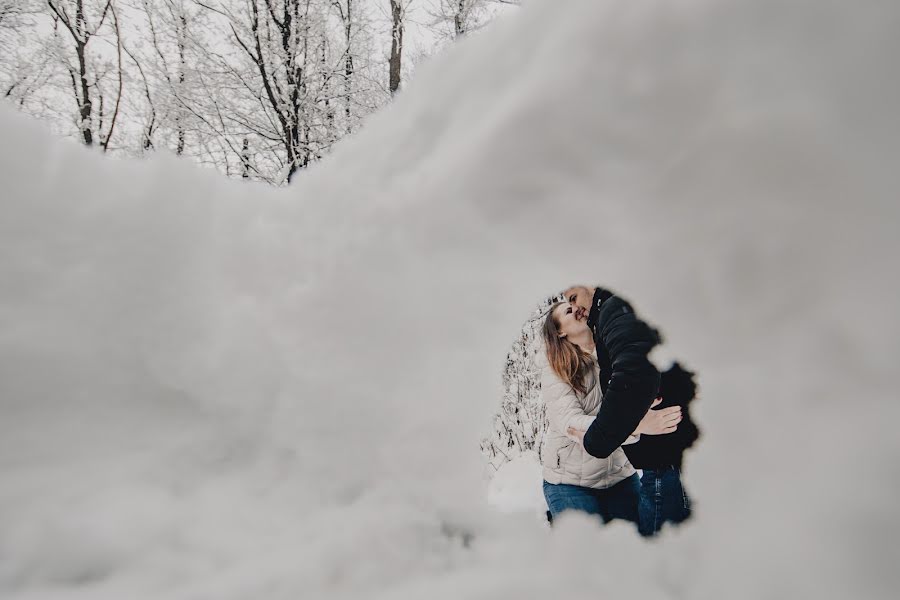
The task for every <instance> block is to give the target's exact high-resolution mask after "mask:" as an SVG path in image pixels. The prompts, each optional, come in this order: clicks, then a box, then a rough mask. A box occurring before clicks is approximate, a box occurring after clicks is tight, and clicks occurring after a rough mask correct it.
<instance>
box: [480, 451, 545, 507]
mask: <svg viewBox="0 0 900 600" xmlns="http://www.w3.org/2000/svg"><path fill="white" fill-rule="evenodd" d="M541 480H542V475H541V461H540V459H539V458H538V456H537V453H536V452H533V451H527V452H522V453H521V454H519V455H518V456H515V457H513V458H511V459H510V460H508V461H506V462H505V463H503V464H502V465H500V468H499V469H498V470H497V472H496V473H494V474H493V476H492V477H491V482H490V485H489V486H488V503H489V504H490V505H491V506H495V507H497V508H498V509H499V510H501V511H503V512H530V513H531V514H534V515H540V516H541V517H544V511H546V510H547V502H546V500H544V490H543V487H542V485H541Z"/></svg>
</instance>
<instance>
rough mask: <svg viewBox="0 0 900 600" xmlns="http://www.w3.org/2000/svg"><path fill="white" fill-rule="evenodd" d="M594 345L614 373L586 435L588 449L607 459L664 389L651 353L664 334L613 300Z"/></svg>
mask: <svg viewBox="0 0 900 600" xmlns="http://www.w3.org/2000/svg"><path fill="white" fill-rule="evenodd" d="M594 341H595V343H596V344H597V347H598V349H600V348H603V349H604V351H605V352H606V353H607V354H608V356H609V361H610V364H611V371H610V373H609V383H608V385H607V386H606V392H605V393H604V394H603V401H602V403H601V404H600V410H599V411H598V412H597V418H596V419H595V420H594V422H593V424H592V425H591V426H590V427H589V428H588V430H587V432H586V433H585V434H584V449H585V450H586V451H587V452H588V454H590V455H591V456H595V457H598V458H606V457H608V456H609V455H610V454H612V453H613V451H615V449H616V448H618V447H619V446H621V445H622V444H623V443H625V442H626V440H627V439H628V437H629V436H630V435H631V434H632V433H633V432H634V430H635V429H636V428H637V426H638V423H640V422H641V419H642V418H644V415H645V414H646V413H647V410H649V408H650V405H651V404H652V403H653V399H654V398H656V394H657V392H658V390H659V371H657V369H656V367H655V366H654V365H653V363H651V362H650V360H649V359H648V358H647V354H648V353H649V352H650V351H651V350H652V349H653V347H654V346H656V345H657V344H658V343H659V341H660V340H659V334H658V333H657V332H656V331H655V330H654V329H653V328H652V327H650V326H649V325H647V324H646V323H645V322H643V321H642V320H640V319H639V318H638V317H637V316H636V315H635V314H634V311H633V310H632V308H631V306H630V305H629V304H628V303H627V302H625V301H624V300H622V299H621V298H619V297H618V296H612V297H611V298H608V299H607V300H605V301H604V302H603V304H602V305H601V306H600V309H599V314H598V318H597V321H596V323H595V326H594Z"/></svg>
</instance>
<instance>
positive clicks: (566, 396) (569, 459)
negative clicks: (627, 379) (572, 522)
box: [536, 352, 637, 512]
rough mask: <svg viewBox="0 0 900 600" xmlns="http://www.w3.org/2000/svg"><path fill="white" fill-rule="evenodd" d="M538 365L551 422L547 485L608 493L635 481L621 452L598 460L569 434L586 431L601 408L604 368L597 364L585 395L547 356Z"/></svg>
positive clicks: (546, 440)
mask: <svg viewBox="0 0 900 600" xmlns="http://www.w3.org/2000/svg"><path fill="white" fill-rule="evenodd" d="M536 362H537V365H538V367H539V368H540V369H541V397H542V398H543V400H544V404H545V405H546V408H547V418H548V420H549V422H550V427H549V429H548V430H547V433H545V434H544V447H543V450H542V452H541V455H542V456H543V467H544V470H543V473H544V481H546V482H547V483H551V484H560V483H564V484H569V485H577V486H581V487H588V488H596V489H605V488H609V487H612V486H613V485H615V484H617V483H619V482H620V481H622V480H624V479H627V478H628V477H631V476H632V475H633V474H634V473H635V470H634V467H632V466H631V463H629V462H628V458H627V457H626V456H625V452H623V451H622V449H621V448H618V449H616V450H615V451H614V452H613V453H612V454H610V455H609V457H607V458H595V457H593V456H591V455H590V454H588V453H587V452H586V451H585V449H584V447H582V445H581V444H579V443H578V441H577V440H576V439H575V437H574V436H572V437H570V436H568V435H567V434H566V430H567V429H568V428H569V427H572V428H574V429H578V430H581V431H586V430H587V428H588V427H590V425H591V423H592V422H593V420H594V417H595V416H596V415H597V410H598V409H599V408H600V399H601V392H600V379H599V377H600V367H599V366H598V365H597V363H596V361H595V362H594V364H593V367H592V368H591V369H590V370H589V371H588V373H587V377H586V378H585V385H586V388H587V393H585V394H584V395H582V394H578V393H576V392H575V390H573V389H572V388H571V387H570V386H569V384H567V383H566V382H565V381H563V380H562V379H560V377H559V375H557V374H556V373H555V372H554V371H553V369H552V368H551V367H550V363H549V361H548V360H547V354H546V352H541V353H540V354H539V355H538V358H537V360H536ZM636 439H637V438H634V441H636ZM551 512H552V511H551Z"/></svg>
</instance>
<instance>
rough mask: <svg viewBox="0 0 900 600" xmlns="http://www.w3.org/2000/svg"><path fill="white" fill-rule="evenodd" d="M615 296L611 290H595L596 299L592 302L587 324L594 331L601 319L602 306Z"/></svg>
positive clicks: (599, 288)
mask: <svg viewBox="0 0 900 600" xmlns="http://www.w3.org/2000/svg"><path fill="white" fill-rule="evenodd" d="M612 295H613V293H612V292H610V291H609V290H606V289H603V288H601V287H598V288H597V289H596V290H594V298H593V300H592V301H591V312H590V313H588V319H587V324H588V327H590V328H591V329H594V327H595V326H596V325H597V321H598V320H599V318H600V305H601V304H603V303H604V302H606V301H607V300H608V299H609V298H611V297H612Z"/></svg>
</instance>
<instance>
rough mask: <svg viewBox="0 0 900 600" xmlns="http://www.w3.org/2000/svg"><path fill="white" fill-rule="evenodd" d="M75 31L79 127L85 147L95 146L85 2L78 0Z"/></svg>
mask: <svg viewBox="0 0 900 600" xmlns="http://www.w3.org/2000/svg"><path fill="white" fill-rule="evenodd" d="M75 31H76V32H77V33H78V35H77V37H76V38H75V54H76V55H77V56H78V75H79V79H80V83H81V98H80V100H81V110H80V111H79V116H80V117H81V120H80V122H79V123H78V127H79V128H80V129H81V137H82V139H83V140H84V144H85V146H92V145H93V144H94V133H93V131H91V113H92V112H93V106H92V105H91V88H90V85H89V84H88V80H87V56H86V53H85V49H86V46H87V35H88V34H87V24H86V22H85V18H84V3H83V0H77V2H76V3H75Z"/></svg>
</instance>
